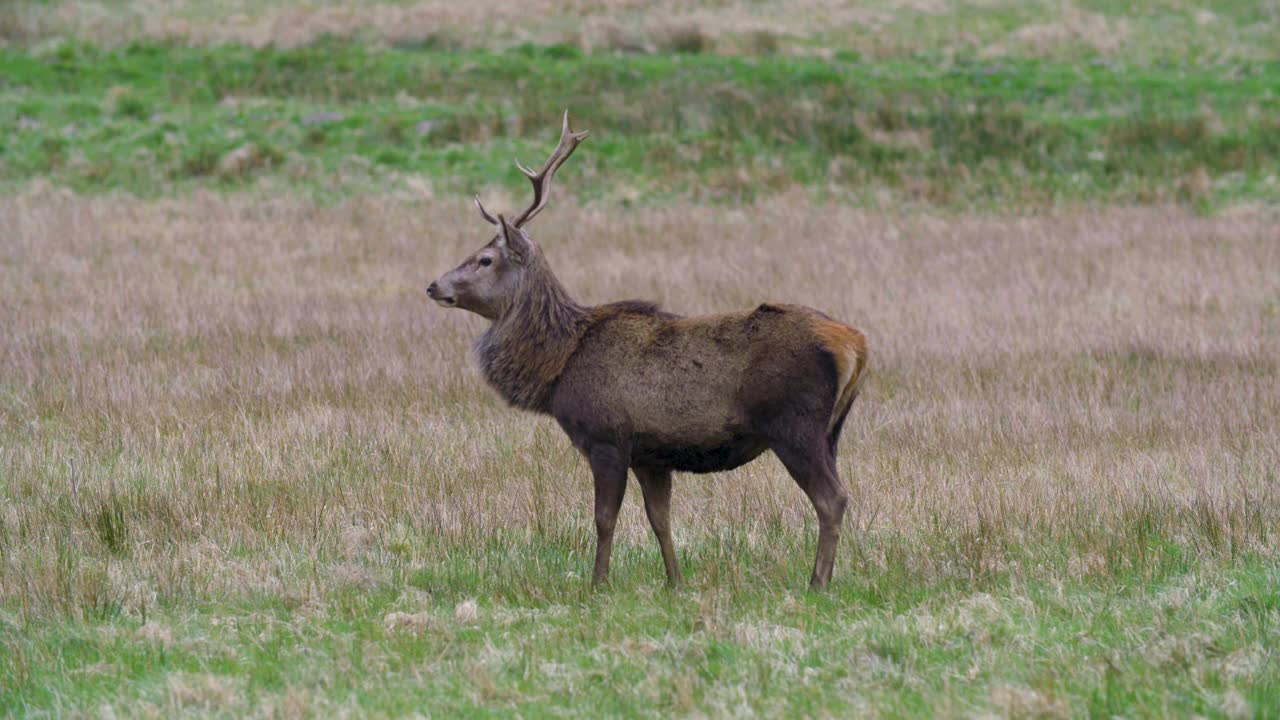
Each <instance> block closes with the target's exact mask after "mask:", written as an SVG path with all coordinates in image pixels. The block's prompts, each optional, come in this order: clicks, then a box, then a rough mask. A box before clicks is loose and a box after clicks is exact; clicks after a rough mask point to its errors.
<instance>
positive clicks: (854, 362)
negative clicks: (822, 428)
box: [813, 318, 867, 427]
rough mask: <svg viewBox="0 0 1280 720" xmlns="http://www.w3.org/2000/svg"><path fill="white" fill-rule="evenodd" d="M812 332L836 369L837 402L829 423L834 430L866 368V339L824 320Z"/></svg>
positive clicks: (839, 325) (842, 325) (814, 325)
mask: <svg viewBox="0 0 1280 720" xmlns="http://www.w3.org/2000/svg"><path fill="white" fill-rule="evenodd" d="M813 329H814V332H815V333H816V334H817V335H818V340H819V341H820V342H821V343H822V346H823V347H824V348H826V349H827V352H829V353H831V358H832V360H834V361H835V365H836V384H837V387H836V402H835V406H834V407H833V408H832V410H831V423H830V424H831V426H832V427H834V426H835V424H836V422H837V421H838V420H839V419H840V418H841V417H843V416H844V414H845V413H846V412H848V410H849V405H850V404H852V403H853V398H854V396H856V395H857V392H858V383H859V381H860V380H861V379H862V372H863V370H865V369H866V367H867V336H865V335H863V334H862V333H861V332H859V331H857V330H854V329H853V328H851V327H849V326H848V325H844V324H842V323H839V322H836V321H835V320H830V319H827V318H820V319H818V320H815V321H814V323H813Z"/></svg>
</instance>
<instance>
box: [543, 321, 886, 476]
mask: <svg viewBox="0 0 1280 720" xmlns="http://www.w3.org/2000/svg"><path fill="white" fill-rule="evenodd" d="M584 325H585V330H584V332H583V334H582V336H581V338H580V340H579V342H578V346H577V348H576V349H575V351H574V352H573V353H572V355H571V356H570V357H569V358H568V361H567V362H566V363H565V367H564V370H563V372H562V373H561V375H560V377H559V379H558V381H557V382H556V384H555V387H554V389H553V390H552V393H551V397H550V407H549V408H548V409H549V411H550V414H551V415H553V416H554V417H555V418H556V420H557V421H558V422H559V423H560V425H561V427H562V428H563V429H564V431H565V432H566V433H567V434H568V435H569V436H570V438H571V440H572V441H573V443H574V445H575V446H577V447H578V448H579V449H580V450H582V451H583V452H584V453H589V451H590V448H591V446H593V445H595V444H596V443H605V444H609V445H613V446H617V447H620V448H624V449H626V450H627V451H629V458H630V462H629V464H630V465H631V466H632V467H637V468H644V469H650V470H676V471H684V472H694V473H707V472H717V471H721V470H731V469H733V468H736V467H738V466H740V465H743V464H745V463H748V462H750V461H751V460H754V459H755V458H756V457H758V456H759V455H760V454H761V453H763V452H764V451H765V450H766V449H768V448H769V447H770V445H771V444H774V443H777V442H779V441H785V440H790V441H793V442H797V443H798V444H808V441H811V440H815V439H818V438H821V439H824V440H825V441H826V443H827V446H828V448H829V451H831V452H834V450H835V443H836V441H837V440H838V438H839V433H840V428H841V425H842V424H843V421H844V417H845V415H846V414H847V413H848V411H849V406H850V405H851V403H852V402H853V399H854V396H855V395H856V393H857V386H858V381H859V379H860V376H861V374H862V369H863V368H864V367H865V364H866V342H865V338H864V337H863V336H862V334H861V333H860V332H858V331H857V330H854V329H853V328H850V327H848V326H847V325H844V324H843V323H840V322H838V321H836V320H833V319H831V318H830V317H828V316H826V315H824V314H823V313H821V312H819V311H817V310H814V309H812V308H807V307H803V306H798V305H771V304H766V305H760V306H759V307H757V308H756V309H755V310H752V311H748V312H740V313H729V314H724V315H711V316H701V317H681V316H677V315H673V314H670V313H666V312H663V311H661V310H659V309H658V308H657V307H656V306H655V305H652V304H649V303H638V302H624V303H615V304H612V305H603V306H600V307H597V308H593V309H592V310H591V311H590V314H589V317H588V318H587V319H586V322H585V323H584Z"/></svg>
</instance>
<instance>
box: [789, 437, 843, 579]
mask: <svg viewBox="0 0 1280 720" xmlns="http://www.w3.org/2000/svg"><path fill="white" fill-rule="evenodd" d="M770 447H771V448H772V449H773V452H774V454H775V455H777V456H778V459H779V460H781V461H782V464H783V465H784V466H786V468H787V472H788V473H790V474H791V477H792V478H794V479H795V481H796V484H797V485H799V486H800V489H801V490H804V493H805V495H808V496H809V501H810V502H811V503H813V509H814V510H815V511H817V513H818V553H817V557H816V558H815V559H814V562H813V576H812V577H811V578H810V580H809V586H810V587H812V588H814V589H819V588H823V587H826V585H827V583H828V582H830V581H831V570H832V568H833V567H834V565H835V560H836V547H837V546H838V545H839V544H840V526H841V524H842V523H843V522H844V511H845V508H847V507H848V506H849V491H848V490H846V489H845V486H844V483H843V482H841V481H840V476H839V474H837V472H836V464H835V454H834V453H832V452H831V451H830V450H829V449H828V447H827V442H826V438H820V439H815V440H814V441H813V442H795V441H792V440H784V441H781V442H775V443H771V444H770Z"/></svg>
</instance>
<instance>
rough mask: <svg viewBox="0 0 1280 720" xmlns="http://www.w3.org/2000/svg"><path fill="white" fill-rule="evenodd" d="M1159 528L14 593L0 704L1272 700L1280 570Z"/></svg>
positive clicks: (812, 710) (595, 708) (578, 537)
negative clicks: (829, 552) (811, 565)
mask: <svg viewBox="0 0 1280 720" xmlns="http://www.w3.org/2000/svg"><path fill="white" fill-rule="evenodd" d="M1159 525H1160V523H1157V524H1156V528H1155V529H1156V533H1155V534H1153V535H1149V536H1147V538H1146V542H1147V543H1148V547H1146V548H1145V550H1147V552H1144V553H1142V554H1141V555H1134V556H1132V557H1129V558H1128V559H1127V560H1125V561H1123V562H1119V563H1110V562H1103V563H1102V565H1100V566H1099V567H1097V568H1094V569H1093V571H1090V572H1086V573H1083V574H1082V573H1080V572H1079V571H1072V570H1069V568H1068V558H1067V557H1066V555H1065V554H1064V552H1063V547H1064V544H1063V543H1062V542H1061V540H1060V539H1056V540H1052V541H1050V539H1048V538H1042V540H1044V541H1046V542H1031V543H1027V544H1025V545H1023V546H1022V547H1021V548H1020V549H1018V550H1016V551H1012V552H1011V553H1010V554H1005V555H1004V560H1005V565H1004V568H1003V569H999V570H994V569H991V570H988V571H985V572H979V573H976V574H975V573H973V572H972V571H971V570H972V568H971V567H969V566H967V565H966V564H965V563H957V564H955V565H952V566H951V569H950V570H949V571H944V572H941V573H929V574H918V573H914V572H913V570H912V568H911V566H910V563H911V560H910V558H911V557H912V556H913V555H914V554H916V553H920V552H930V551H932V552H937V553H941V554H942V555H947V554H951V555H954V556H955V557H957V558H960V557H963V556H965V555H966V554H967V553H966V551H964V550H956V549H954V548H948V547H947V546H945V545H943V544H940V543H939V544H933V543H929V542H924V543H918V542H916V541H915V540H912V539H910V538H904V537H900V536H895V535H893V534H891V533H886V534H869V535H866V536H863V537H855V538H851V541H852V544H854V546H855V549H854V551H853V552H851V553H849V554H848V555H846V556H845V557H849V558H852V559H853V561H852V562H851V563H848V565H849V566H847V567H844V568H841V573H840V574H839V576H838V579H837V582H836V583H835V584H834V585H833V587H832V588H831V589H830V591H829V592H827V593H824V594H818V595H809V594H804V593H800V592H798V591H796V588H798V587H799V586H800V582H801V580H802V578H801V577H800V576H801V574H802V573H800V572H799V570H798V569H797V568H799V565H798V563H799V561H800V558H801V557H802V556H803V557H807V555H808V554H809V552H810V551H811V550H812V548H811V543H805V542H802V541H800V540H799V538H800V537H802V536H801V535H800V534H798V533H796V532H795V531H794V529H790V528H779V529H778V530H777V531H776V532H773V533H770V537H769V542H768V545H769V546H770V547H771V548H772V551H773V552H776V553H778V554H779V555H782V556H787V555H790V556H794V557H793V558H792V559H794V560H796V562H794V563H783V564H782V565H781V566H774V565H773V564H772V563H770V562H761V559H760V558H759V557H757V556H756V555H758V553H759V552H760V551H761V549H760V546H757V547H755V548H754V549H752V548H747V547H744V546H743V545H741V544H738V543H736V542H735V541H734V540H733V539H731V538H725V539H724V540H722V541H716V540H711V541H708V542H705V543H703V544H700V545H698V546H695V547H692V548H688V549H686V550H684V551H682V556H683V560H684V563H685V565H686V570H687V572H688V573H689V575H690V578H691V583H690V585H689V586H686V587H685V588H682V589H677V590H675V591H668V590H665V589H662V585H661V578H660V569H659V566H658V563H657V553H656V550H655V549H654V548H653V547H650V546H649V544H645V545H643V546H635V545H629V544H624V545H623V546H622V547H621V548H620V553H619V556H618V562H617V564H616V567H615V570H614V575H613V581H612V584H611V586H610V587H609V588H608V589H607V590H605V591H602V592H591V591H590V590H588V589H587V588H586V586H585V584H584V582H583V580H582V579H581V578H580V577H577V576H576V575H575V571H577V570H579V569H581V567H583V566H584V563H585V557H586V553H587V551H588V549H589V547H590V538H588V537H587V536H586V534H585V533H581V532H577V531H572V530H567V529H566V530H565V532H564V533H561V534H559V535H558V536H557V535H556V534H554V533H553V534H551V535H542V536H540V537H534V538H520V539H519V540H512V541H511V542H503V541H501V540H498V539H493V540H491V541H490V542H488V543H483V544H480V545H476V546H472V547H470V548H466V547H460V546H456V545H455V546H453V547H450V548H438V550H439V551H440V554H439V555H437V556H435V557H434V559H433V561H432V562H431V563H430V564H429V565H427V566H425V567H423V568H421V569H419V570H416V571H412V570H409V569H407V567H406V566H397V564H396V563H394V562H393V563H390V566H391V567H392V568H393V569H392V571H391V573H390V575H389V576H388V577H387V578H385V581H383V582H374V581H370V582H363V581H360V582H352V583H350V584H348V585H345V586H339V587H337V588H334V587H332V581H327V580H326V581H325V582H327V583H328V584H329V585H330V587H328V588H327V589H325V590H324V591H323V592H322V591H321V589H320V588H319V587H318V586H317V587H316V588H315V591H316V593H317V594H318V596H317V597H314V598H313V597H309V591H308V593H306V594H299V595H294V596H285V597H283V598H282V597H281V596H278V595H264V596H262V597H261V599H260V600H254V599H253V598H252V597H247V598H240V599H238V600H235V601H227V602H219V601H217V600H216V599H212V598H209V597H205V598H204V599H202V600H198V601H194V602H193V601H192V599H190V598H171V599H165V598H160V599H159V601H158V602H157V603H156V604H155V605H153V606H152V607H149V608H148V607H145V606H144V607H143V608H142V612H141V617H140V616H139V615H138V613H137V608H134V609H133V611H132V612H123V611H122V610H121V608H120V607H119V606H117V605H113V604H112V603H109V602H108V603H101V604H84V600H83V599H81V600H80V601H79V603H78V604H79V606H80V608H81V612H79V613H69V614H62V613H59V614H56V615H52V616H50V615H45V614H43V613H41V612H39V611H32V612H31V613H30V614H29V615H27V614H24V612H23V611H22V610H21V609H20V608H12V607H11V608H8V609H7V610H6V611H5V614H4V615H3V616H2V617H0V620H2V622H0V644H2V646H3V649H4V655H3V658H2V659H0V678H3V681H2V682H0V707H4V708H7V709H9V710H10V711H12V712H18V713H22V714H37V713H53V714H62V713H66V712H70V711H75V710H93V709H95V708H102V707H108V706H113V707H115V708H117V709H129V711H130V712H134V713H136V712H147V711H148V709H149V710H150V711H151V712H161V713H164V712H174V711H178V710H183V711H188V712H191V711H206V712H221V713H223V714H229V715H243V714H245V713H247V712H250V711H257V712H263V711H264V709H265V710H266V711H267V712H271V710H272V709H273V708H274V709H275V712H276V713H277V714H279V713H280V710H279V708H280V706H281V705H282V704H287V702H288V701H289V697H290V695H291V693H292V694H295V695H296V696H297V698H298V699H299V700H300V701H301V702H305V703H309V705H307V706H306V707H305V709H306V710H307V711H308V712H309V713H315V714H327V713H328V712H332V711H333V710H335V709H336V708H341V707H344V706H350V705H355V706H358V707H359V709H360V712H361V713H362V714H368V715H387V716H398V715H404V714H406V713H411V712H414V711H423V710H425V711H428V712H430V713H433V714H446V715H451V716H452V715H464V716H469V717H486V716H498V715H504V716H505V715H507V714H509V713H511V712H519V713H522V714H524V715H525V716H526V717H542V716H548V715H574V716H578V715H592V716H602V715H608V716H624V717H635V716H671V715H673V714H683V713H687V712H690V711H695V710H697V709H699V708H701V709H703V710H708V711H713V712H714V713H715V714H733V713H736V712H741V711H743V710H747V711H750V712H752V713H760V714H766V715H772V716H787V717H794V716H796V715H815V714H817V715H822V714H828V713H829V714H836V715H847V714H860V713H864V712H866V711H867V710H868V709H869V708H875V709H876V710H877V711H878V712H881V713H883V714H885V715H889V716H921V715H928V714H944V715H964V714H971V713H973V712H980V711H985V710H994V711H996V712H1000V713H1003V714H1008V715H1012V716H1016V717H1030V716H1066V715H1070V716H1082V715H1091V716H1104V717H1109V716H1113V715H1117V714H1120V715H1129V716H1132V715H1134V714H1135V713H1136V714H1137V715H1139V716H1150V715H1176V716H1187V715H1193V714H1200V715H1206V716H1209V717H1223V716H1238V714H1239V712H1240V711H1239V708H1240V707H1244V708H1245V709H1246V710H1247V709H1249V708H1251V709H1252V712H1253V714H1254V716H1256V717H1274V716H1275V715H1274V709H1275V708H1277V707H1280V683H1278V682H1277V680H1276V678H1277V677H1280V657H1278V656H1277V654H1276V645H1275V633H1276V631H1277V625H1276V623H1277V619H1278V617H1280V592H1278V591H1277V582H1276V580H1277V573H1280V565H1277V564H1276V562H1275V560H1274V558H1262V557H1259V556H1256V555H1252V554H1248V553H1246V554H1242V555H1240V556H1237V557H1235V558H1234V559H1233V560H1230V561H1224V560H1225V558H1224V557H1220V556H1215V555H1214V554H1212V553H1210V554H1207V555H1205V554H1201V553H1197V552H1195V551H1194V550H1193V549H1192V548H1191V547H1189V546H1186V545H1183V544H1179V543H1178V542H1177V541H1176V540H1174V539H1173V538H1171V537H1162V536H1160V535H1159ZM942 539H943V538H939V540H942ZM419 541H420V542H421V541H425V542H428V543H430V540H427V539H426V538H421V539H419ZM383 550H385V548H384V549H383ZM374 552H378V550H374ZM1139 557H1140V558H1141V559H1138V558H1139ZM71 562H72V563H73V564H74V563H77V562H79V563H82V566H83V568H87V567H89V566H91V565H92V563H90V562H85V561H74V560H73V561H71ZM326 566H327V561H326V560H319V561H318V562H317V568H323V567H326ZM780 567H782V568H786V571H785V572H784V573H783V574H785V575H786V576H785V577H783V576H779V575H777V574H776V573H778V572H779V568H780ZM790 570H796V572H794V573H792V572H790ZM82 571H83V569H82ZM312 572H314V573H316V574H317V579H319V578H321V577H325V575H324V573H325V571H324V570H323V569H312ZM791 575H794V577H791ZM102 583H103V585H104V586H105V584H106V580H105V577H104V578H103V580H102ZM104 595H109V592H107V591H105V590H104ZM319 595H322V596H323V598H321V597H319ZM471 599H477V600H476V605H475V614H474V618H472V617H470V616H469V615H468V612H467V609H466V607H465V606H464V607H459V606H460V605H464V603H467V602H468V601H470V600H471ZM553 707H554V708H556V709H557V710H556V711H555V712H554V713H552V712H550V708H553Z"/></svg>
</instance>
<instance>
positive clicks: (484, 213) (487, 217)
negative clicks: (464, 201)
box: [475, 195, 498, 225]
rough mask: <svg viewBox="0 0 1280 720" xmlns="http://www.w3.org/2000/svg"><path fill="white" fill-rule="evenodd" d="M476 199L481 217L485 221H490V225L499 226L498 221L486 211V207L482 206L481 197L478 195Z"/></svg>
mask: <svg viewBox="0 0 1280 720" xmlns="http://www.w3.org/2000/svg"><path fill="white" fill-rule="evenodd" d="M475 198H476V207H477V208H480V216H481V217H483V218H484V219H485V220H487V221H489V224H490V225H497V224H498V219H497V218H495V217H494V216H492V215H490V214H489V211H488V210H485V209H484V205H482V204H480V196H479V195H476V196H475Z"/></svg>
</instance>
